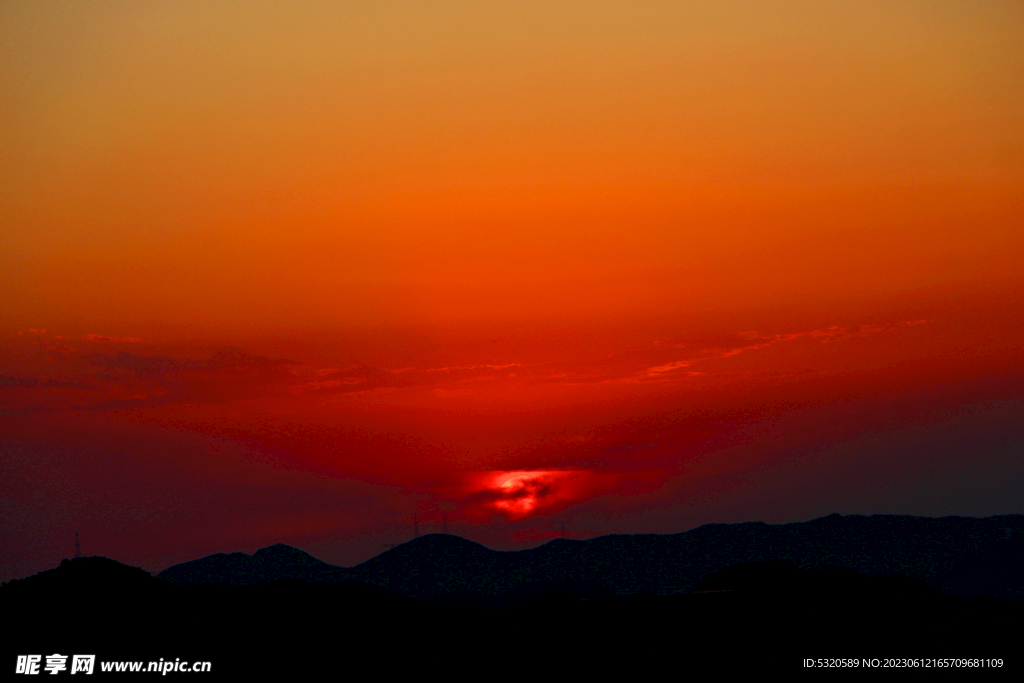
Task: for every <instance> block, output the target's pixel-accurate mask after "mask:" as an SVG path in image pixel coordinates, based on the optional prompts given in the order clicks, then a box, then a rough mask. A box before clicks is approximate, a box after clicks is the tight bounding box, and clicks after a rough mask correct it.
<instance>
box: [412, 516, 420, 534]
mask: <svg viewBox="0 0 1024 683" xmlns="http://www.w3.org/2000/svg"><path fill="white" fill-rule="evenodd" d="M412 537H413V538H419V537H420V520H419V518H417V517H416V515H415V513H414V514H413V516H412Z"/></svg>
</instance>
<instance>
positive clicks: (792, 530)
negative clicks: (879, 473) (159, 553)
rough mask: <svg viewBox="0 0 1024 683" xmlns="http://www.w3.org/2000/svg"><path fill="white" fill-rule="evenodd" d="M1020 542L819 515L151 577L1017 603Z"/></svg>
mask: <svg viewBox="0 0 1024 683" xmlns="http://www.w3.org/2000/svg"><path fill="white" fill-rule="evenodd" d="M1007 533H1009V534H1010V538H1011V540H1007V538H1006V535H1007ZM1020 538H1024V516H1022V515H1003V516H998V517H987V518H973V517H943V518H937V519H936V518H926V517H912V516H899V515H874V516H859V515H848V516H841V515H829V516H827V517H822V518H819V519H815V520H812V521H809V522H798V523H792V524H778V525H774V524H765V523H763V522H746V523H741V524H707V525H704V526H701V527H698V528H696V529H693V530H691V531H687V532H683V533H679V534H664V535H659V534H632V535H609V536H601V537H598V538H594V539H590V540H587V541H576V540H567V539H556V540H554V541H551V542H549V543H546V544H544V545H542V546H540V547H538V548H533V549H530V550H521V551H508V552H502V551H495V550H491V549H489V548H486V547H485V546H483V545H480V544H479V543H475V542H473V541H469V540H466V539H463V538H460V537H458V536H454V535H450V534H429V535H426V536H421V537H419V538H417V539H414V540H412V541H409V542H408V543H404V544H402V545H400V546H397V547H395V548H393V549H391V550H388V551H386V552H384V553H382V554H380V555H378V556H376V557H374V558H371V559H370V560H367V561H366V562H363V563H362V564H359V565H357V566H355V567H351V568H344V567H336V566H333V565H329V564H327V563H324V562H320V561H319V560H316V559H315V558H312V557H310V556H309V555H307V554H305V553H303V552H301V551H299V550H296V549H294V548H288V546H282V545H280V544H279V545H277V546H271V547H270V548H264V549H263V550H260V551H258V552H257V553H255V554H254V555H252V556H249V555H245V554H244V553H232V554H230V555H224V554H219V555H212V556H210V557H206V558H202V559H200V560H194V561H192V562H186V563H184V564H180V565H175V566H173V567H170V568H168V569H166V570H164V571H163V572H161V573H160V574H158V575H157V576H158V578H160V579H163V580H166V581H170V582H172V583H176V584H179V585H185V584H203V583H206V584H229V585H236V586H243V585H252V584H256V583H261V582H266V581H274V580H279V579H283V578H292V579H299V580H304V581H310V582H314V583H333V582H338V581H358V582H362V583H366V584H369V585H374V586H379V587H381V588H385V589H386V590H388V591H389V592H392V593H394V594H397V595H402V596H406V597H411V598H415V599H418V600H424V601H430V602H443V601H451V600H462V601H465V602H476V603H479V604H485V605H489V606H492V607H502V606H508V605H510V604H514V603H515V602H517V601H521V600H524V599H528V598H529V597H530V596H532V595H534V594H537V593H544V592H551V590H562V591H569V592H576V593H584V592H586V593H593V592H595V591H598V592H600V591H601V590H606V591H611V592H613V593H616V594H634V593H640V592H648V593H652V594H656V595H667V594H678V593H689V592H691V591H692V590H694V588H695V587H696V586H697V585H698V583H699V582H700V581H701V580H702V579H704V578H705V577H707V576H709V575H711V574H714V573H715V572H717V571H719V570H721V569H723V568H726V567H730V566H735V565H742V564H750V563H763V562H770V561H773V560H780V561H785V562H788V563H790V564H792V565H793V566H795V567H797V568H800V569H804V570H812V571H822V570H830V569H842V570H848V571H852V572H857V573H859V574H864V575H866V576H881V575H886V574H900V575H903V576H908V577H912V578H915V579H918V580H920V581H923V582H925V583H927V584H928V585H930V586H932V587H934V588H937V589H939V590H941V591H943V592H944V593H946V594H949V595H956V596H962V597H969V596H973V595H983V594H987V595H993V596H998V597H1006V598H1011V599H1021V598H1022V597H1024V571H1021V569H1022V568H1024V554H1022V552H1021V543H1022V542H1021V541H1020V540H1016V539H1020Z"/></svg>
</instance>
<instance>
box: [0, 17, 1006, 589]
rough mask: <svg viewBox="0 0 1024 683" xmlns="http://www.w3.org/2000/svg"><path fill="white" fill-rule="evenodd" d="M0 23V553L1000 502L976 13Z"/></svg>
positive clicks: (988, 20) (988, 189)
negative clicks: (78, 545) (77, 540)
mask: <svg viewBox="0 0 1024 683" xmlns="http://www.w3.org/2000/svg"><path fill="white" fill-rule="evenodd" d="M0 32H2V34H3V35H2V40H0V102H2V105H0V149H2V153H0V293H2V296H0V437H2V441H0V449H2V450H0V465H2V469H3V473H4V476H3V477H2V479H0V490H2V500H3V508H2V515H0V579H3V580H7V579H11V578H16V577H19V576H23V575H25V574H28V573H31V572H34V571H38V570H40V569H44V568H48V567H51V566H53V565H54V564H55V563H56V562H57V561H59V559H60V558H62V557H64V556H67V555H69V554H70V553H71V552H72V550H73V548H72V546H71V543H72V542H73V537H74V531H75V530H79V531H81V532H82V536H83V545H84V548H85V550H86V552H87V553H90V554H92V553H97V554H104V555H108V556H110V557H114V558H116V559H120V560H123V561H125V562H129V563H132V564H138V565H141V566H143V567H145V568H146V569H149V570H160V569H163V568H164V567H166V566H168V565H169V564H172V563H174V562H178V561H182V560H186V559H191V558H194V557H198V556H201V555H205V554H209V553H212V552H218V551H233V550H246V551H252V550H254V549H256V548H259V547H262V546H265V545H268V544H271V543H275V542H285V543H289V544H292V545H295V546H298V547H301V548H304V549H306V550H308V551H310V552H312V553H313V554H314V555H316V556H318V557H321V558H323V559H325V560H328V561H332V562H337V563H340V564H353V563H355V562H358V561H361V560H364V559H367V558H368V557H371V556H372V555H374V554H376V553H377V552H379V551H382V550H383V549H384V544H386V543H396V542H400V541H402V540H406V539H407V538H409V537H410V535H411V532H412V517H413V515H414V514H415V515H417V517H418V519H419V520H420V527H421V530H423V531H424V532H426V531H432V530H438V529H439V528H440V522H441V518H442V515H446V516H447V519H448V523H449V528H450V529H451V530H452V531H453V532H456V533H459V534H462V535H464V536H466V537H468V538H471V539H474V540H479V541H481V542H483V543H486V544H488V545H490V546H492V547H496V548H520V547H528V546H530V545H533V544H536V543H538V542H541V541H543V540H545V539H548V538H551V537H553V536H555V535H560V534H561V533H562V532H561V529H562V525H563V524H564V525H565V529H566V533H567V534H568V535H570V536H572V537H575V538H587V537H591V536H594V535H598V534H603V533H616V532H629V533H635V532H657V533H667V532H676V531H682V530H685V529H688V528H691V527H693V526H695V525H698V524H701V523H705V522H733V521H746V520H764V521H770V522H782V521H797V520H803V519H807V518H810V517H814V516H818V515H822V514H828V513H831V512H841V513H865V514H870V513H906V514H925V515H944V514H965V515H987V514H996V513H1020V512H1024V508H1022V502H1021V501H1022V500H1024V499H1022V497H1021V496H1020V491H1021V490H1024V451H1022V448H1024V439H1022V437H1024V427H1022V426H1021V425H1024V419H1022V418H1024V411H1022V404H1021V401H1022V399H1024V393H1022V389H1021V387H1022V383H1021V380H1022V379H1024V373H1022V363H1021V361H1022V348H1024V345H1022V343H1021V339H1022V338H1024V337H1022V333H1024V315H1022V314H1024V297H1022V294H1024V275H1022V269H1021V267H1020V264H1021V263H1024V182H1022V181H1024V66H1022V65H1024V9H1022V7H1021V5H1020V3H1016V2H1010V1H1007V2H995V1H994V2H987V3H970V2H928V3H922V2H910V1H904V0H896V1H893V0H888V1H887V2H877V3H876V2H835V3H817V2H797V1H795V0H779V1H778V2H768V3H740V2H728V1H725V2H688V3H676V2H671V3H656V2H652V3H641V5H640V6H637V5H636V3H617V2H586V3H575V2H543V3H541V2H537V3H531V2H515V3H511V2H510V3H502V2H489V3H483V4H480V3H457V2H440V3H430V4H429V5H427V4H418V3H396V4H385V5H380V6H374V5H368V4H365V3H333V2H332V3H327V2H324V3H321V2H312V1H306V2H294V3H286V4H281V3H262V2H251V3H245V4H244V5H236V4H227V3H209V2H195V3H190V2H146V3H127V2H124V3H122V2H97V3H89V4H88V5H85V4H81V5H68V6H63V5H62V6H59V7H58V6H55V5H47V4H41V3H34V2H27V1H26V2H9V3H5V4H3V5H2V6H0Z"/></svg>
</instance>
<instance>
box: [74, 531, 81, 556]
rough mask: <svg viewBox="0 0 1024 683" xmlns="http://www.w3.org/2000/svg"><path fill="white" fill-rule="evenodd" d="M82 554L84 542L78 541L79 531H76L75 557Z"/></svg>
mask: <svg viewBox="0 0 1024 683" xmlns="http://www.w3.org/2000/svg"><path fill="white" fill-rule="evenodd" d="M81 556H82V544H81V543H79V541H78V532H77V531H76V532H75V559H76V560H77V559H78V558H80V557H81Z"/></svg>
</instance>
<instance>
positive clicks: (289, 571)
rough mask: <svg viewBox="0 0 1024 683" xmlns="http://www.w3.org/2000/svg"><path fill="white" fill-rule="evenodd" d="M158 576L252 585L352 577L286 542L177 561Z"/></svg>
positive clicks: (177, 581) (172, 580)
mask: <svg viewBox="0 0 1024 683" xmlns="http://www.w3.org/2000/svg"><path fill="white" fill-rule="evenodd" d="M157 577H158V578H159V579H161V580H163V581H168V582H170V583H173V584H177V585H187V584H195V583H212V584H225V585H230V586H251V585H254V584H257V583H266V582H269V581H279V580H281V579H296V580H299V581H309V582H311V583H338V582H340V581H345V580H347V579H348V578H349V576H348V572H347V571H346V570H345V569H342V568H341V567H335V566H334V565H331V564H327V563H326V562H322V561H320V560H318V559H316V558H315V557H313V556H312V555H310V554H309V553H305V552H303V551H301V550H298V549H297V548H292V547H291V546H287V545H284V544H283V543H278V544H276V545H272V546H269V547H267V548H263V549H261V550H257V551H256V552H255V553H254V554H252V555H246V554H245V553H230V554H226V553H217V554H216V555H210V556H209V557H204V558H202V559H199V560H192V561H191V562H184V563H182V564H176V565H174V566H173V567H170V568H168V569H165V570H164V571H162V572H160V573H159V574H158V575H157Z"/></svg>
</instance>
